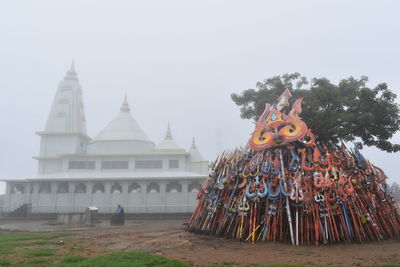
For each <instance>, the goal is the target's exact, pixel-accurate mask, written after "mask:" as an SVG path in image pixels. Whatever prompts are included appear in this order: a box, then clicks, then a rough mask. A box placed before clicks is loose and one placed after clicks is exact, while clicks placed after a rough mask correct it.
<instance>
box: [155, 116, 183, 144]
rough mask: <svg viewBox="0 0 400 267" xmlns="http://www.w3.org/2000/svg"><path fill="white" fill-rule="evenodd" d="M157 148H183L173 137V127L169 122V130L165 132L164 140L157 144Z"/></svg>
mask: <svg viewBox="0 0 400 267" xmlns="http://www.w3.org/2000/svg"><path fill="white" fill-rule="evenodd" d="M156 149H157V150H182V151H184V149H183V148H181V147H180V146H179V145H178V144H177V143H176V142H175V140H174V139H173V138H172V134H171V129H170V126H169V123H168V127H167V132H166V134H165V137H164V140H163V141H162V142H161V143H160V144H158V145H157V146H156Z"/></svg>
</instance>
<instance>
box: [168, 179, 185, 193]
mask: <svg viewBox="0 0 400 267" xmlns="http://www.w3.org/2000/svg"><path fill="white" fill-rule="evenodd" d="M166 191H167V193H181V192H182V184H180V183H179V182H177V181H171V182H169V183H168V184H167V188H166Z"/></svg>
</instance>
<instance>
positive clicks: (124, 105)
mask: <svg viewBox="0 0 400 267" xmlns="http://www.w3.org/2000/svg"><path fill="white" fill-rule="evenodd" d="M129 111H130V108H129V104H128V96H127V94H126V93H125V97H124V102H122V105H121V112H129Z"/></svg>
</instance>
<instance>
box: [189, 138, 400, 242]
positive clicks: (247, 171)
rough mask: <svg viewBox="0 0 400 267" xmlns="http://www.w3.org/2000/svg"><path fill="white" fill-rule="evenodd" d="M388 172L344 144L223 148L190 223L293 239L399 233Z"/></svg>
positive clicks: (206, 229)
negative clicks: (389, 190) (228, 150)
mask: <svg viewBox="0 0 400 267" xmlns="http://www.w3.org/2000/svg"><path fill="white" fill-rule="evenodd" d="M385 179H386V176H385V174H384V172H383V171H382V170H381V169H380V168H378V167H376V166H374V165H373V164H371V163H370V162H369V161H367V160H365V159H364V157H363V156H362V155H361V154H360V153H359V151H358V149H357V148H355V149H354V151H349V150H348V149H347V148H346V147H345V146H344V145H342V146H336V145H335V146H330V147H327V146H317V145H315V144H314V145H313V146H306V145H303V144H300V143H297V144H296V145H289V146H285V147H278V148H270V149H265V150H261V151H254V150H250V149H240V150H235V151H233V152H226V153H224V154H222V155H221V156H219V157H218V159H217V160H216V162H215V164H214V167H213V169H212V171H211V173H210V176H209V179H208V180H207V181H206V183H205V185H204V188H203V190H201V191H199V194H198V199H199V203H198V206H197V208H196V210H195V211H194V213H193V214H192V216H191V218H190V220H189V221H188V226H187V230H188V231H192V232H200V233H207V234H212V235H216V236H222V237H226V238H232V239H236V240H241V241H249V242H257V241H279V242H287V241H290V242H291V243H292V244H296V245H299V244H315V245H318V244H321V243H324V244H327V243H339V242H344V243H349V242H363V241H369V240H383V239H387V238H392V237H396V236H397V237H398V236H400V216H399V211H398V210H397V209H396V205H395V203H394V200H393V198H392V197H391V195H390V193H389V192H388V191H387V189H388V187H387V184H386V183H385Z"/></svg>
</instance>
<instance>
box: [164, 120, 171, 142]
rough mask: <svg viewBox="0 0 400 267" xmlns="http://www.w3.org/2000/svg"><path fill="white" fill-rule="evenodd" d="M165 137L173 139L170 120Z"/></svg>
mask: <svg viewBox="0 0 400 267" xmlns="http://www.w3.org/2000/svg"><path fill="white" fill-rule="evenodd" d="M164 139H165V140H172V134H171V127H170V125H169V122H168V125H167V132H166V133H165V138H164Z"/></svg>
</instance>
